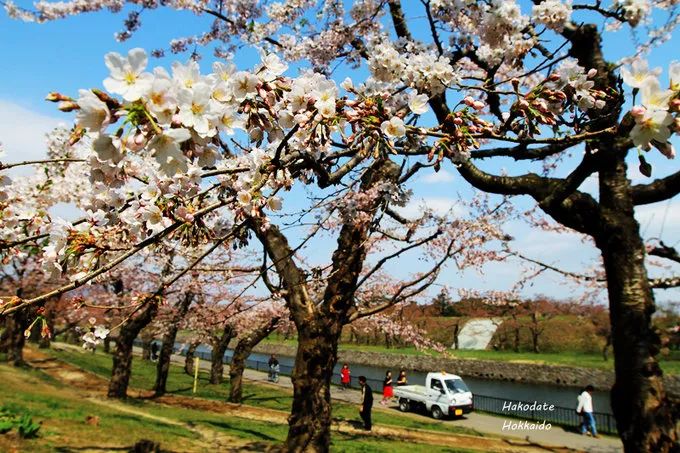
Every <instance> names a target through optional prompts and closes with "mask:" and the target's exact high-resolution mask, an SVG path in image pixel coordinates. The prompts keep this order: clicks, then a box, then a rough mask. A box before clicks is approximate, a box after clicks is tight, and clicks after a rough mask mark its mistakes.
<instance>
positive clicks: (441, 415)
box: [432, 406, 444, 420]
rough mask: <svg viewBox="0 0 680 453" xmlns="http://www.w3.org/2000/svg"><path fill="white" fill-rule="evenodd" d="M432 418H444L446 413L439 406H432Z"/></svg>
mask: <svg viewBox="0 0 680 453" xmlns="http://www.w3.org/2000/svg"><path fill="white" fill-rule="evenodd" d="M432 418H434V419H435V420H441V419H442V418H444V413H443V412H442V410H441V409H440V408H439V406H432Z"/></svg>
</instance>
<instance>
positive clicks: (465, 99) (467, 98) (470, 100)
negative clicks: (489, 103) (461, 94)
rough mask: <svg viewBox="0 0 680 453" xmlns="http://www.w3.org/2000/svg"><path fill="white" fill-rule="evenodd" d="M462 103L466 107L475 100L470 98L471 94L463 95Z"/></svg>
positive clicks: (470, 105)
mask: <svg viewBox="0 0 680 453" xmlns="http://www.w3.org/2000/svg"><path fill="white" fill-rule="evenodd" d="M463 103H464V104H465V105H467V106H468V107H472V106H473V104H474V103H475V100H474V99H472V96H465V98H463Z"/></svg>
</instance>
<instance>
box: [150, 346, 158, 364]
mask: <svg viewBox="0 0 680 453" xmlns="http://www.w3.org/2000/svg"><path fill="white" fill-rule="evenodd" d="M151 360H152V361H156V360H158V345H157V344H156V342H153V343H151Z"/></svg>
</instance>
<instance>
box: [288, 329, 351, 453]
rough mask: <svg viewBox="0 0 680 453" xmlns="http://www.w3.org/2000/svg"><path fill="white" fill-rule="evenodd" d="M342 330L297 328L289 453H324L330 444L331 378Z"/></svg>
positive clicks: (289, 424)
mask: <svg viewBox="0 0 680 453" xmlns="http://www.w3.org/2000/svg"><path fill="white" fill-rule="evenodd" d="M341 329H342V327H341V326H340V328H337V326H335V327H333V326H328V322H323V323H322V322H321V321H318V320H317V321H310V322H309V323H308V324H307V325H305V326H299V327H298V349H297V355H296V357H295V368H294V369H293V375H292V381H293V389H294V390H293V407H292V410H291V415H290V417H289V418H288V438H287V439H286V446H287V450H288V451H289V452H327V451H329V448H330V441H331V432H330V427H331V392H330V386H331V378H332V376H333V368H334V367H335V363H336V362H337V360H338V358H337V352H338V339H339V332H340V331H341Z"/></svg>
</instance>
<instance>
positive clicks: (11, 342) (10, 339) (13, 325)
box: [0, 309, 30, 366]
mask: <svg viewBox="0 0 680 453" xmlns="http://www.w3.org/2000/svg"><path fill="white" fill-rule="evenodd" d="M29 323H30V317H29V315H28V313H27V311H26V310H25V309H24V310H18V311H15V312H14V313H12V314H10V315H8V316H7V317H6V318H5V330H4V331H3V334H2V345H1V346H0V351H2V352H4V353H5V354H7V357H6V360H7V363H9V364H10V365H12V366H22V365H24V344H25V342H26V337H25V336H24V330H26V328H27V327H28V325H29Z"/></svg>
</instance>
